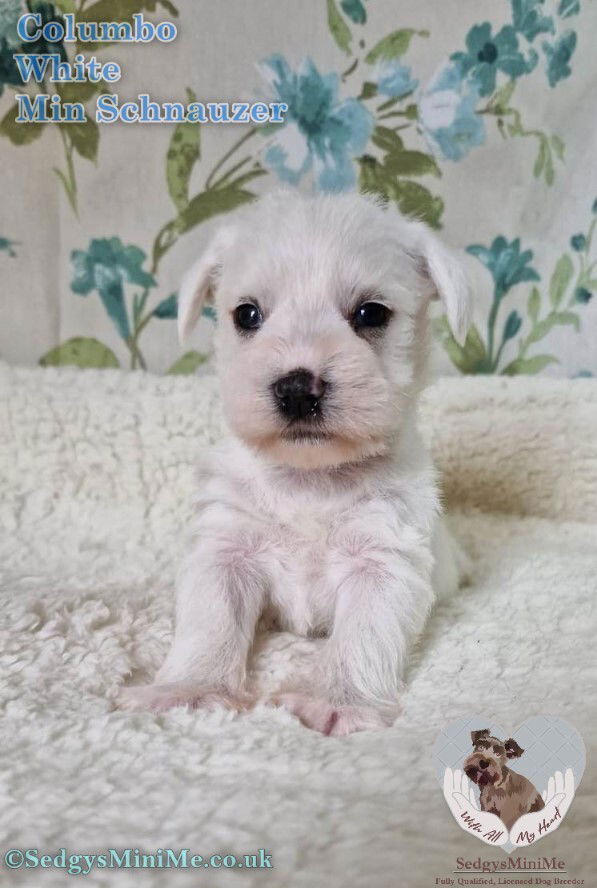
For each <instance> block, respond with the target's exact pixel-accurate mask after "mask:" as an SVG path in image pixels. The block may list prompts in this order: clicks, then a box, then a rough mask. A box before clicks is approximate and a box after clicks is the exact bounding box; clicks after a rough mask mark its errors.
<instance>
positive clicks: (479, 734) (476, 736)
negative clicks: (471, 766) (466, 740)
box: [471, 728, 489, 746]
mask: <svg viewBox="0 0 597 888" xmlns="http://www.w3.org/2000/svg"><path fill="white" fill-rule="evenodd" d="M483 737H489V728H483V730H482V731H471V740H472V741H473V746H476V745H477V743H478V742H479V740H481V739H482V738H483Z"/></svg>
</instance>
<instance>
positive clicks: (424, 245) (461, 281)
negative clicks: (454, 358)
mask: <svg viewBox="0 0 597 888" xmlns="http://www.w3.org/2000/svg"><path fill="white" fill-rule="evenodd" d="M420 233H421V241H420V247H419V249H420V252H421V254H422V260H423V266H424V273H425V274H426V275H427V276H428V277H429V280H430V282H431V284H432V285H433V289H434V291H435V293H434V295H436V296H439V298H440V299H441V301H442V304H443V307H444V311H445V312H446V315H447V317H448V323H449V325H450V329H451V331H452V333H453V335H454V339H455V340H456V341H457V342H458V343H460V345H463V344H464V341H465V339H466V334H467V333H468V329H469V327H470V325H471V319H472V298H471V291H470V285H469V282H468V279H467V276H466V274H465V272H464V269H463V267H462V264H461V263H460V261H459V260H458V257H457V256H456V255H455V254H454V253H453V252H452V250H450V249H449V248H448V247H446V246H445V245H444V244H443V243H442V242H441V240H440V239H439V238H438V237H436V235H435V234H433V233H432V232H431V231H430V230H429V229H428V228H426V227H423V226H421V228H420Z"/></svg>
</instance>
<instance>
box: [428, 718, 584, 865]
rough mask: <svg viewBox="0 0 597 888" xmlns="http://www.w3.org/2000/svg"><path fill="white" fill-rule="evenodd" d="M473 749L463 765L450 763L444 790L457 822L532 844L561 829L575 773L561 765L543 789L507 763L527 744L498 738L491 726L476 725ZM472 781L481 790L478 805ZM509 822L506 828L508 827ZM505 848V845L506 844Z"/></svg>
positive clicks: (486, 836)
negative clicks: (450, 766)
mask: <svg viewBox="0 0 597 888" xmlns="http://www.w3.org/2000/svg"><path fill="white" fill-rule="evenodd" d="M471 740H472V743H473V751H472V752H471V753H470V755H468V756H467V758H466V759H465V761H464V764H463V770H462V771H461V770H459V769H456V770H452V769H451V768H446V770H445V773H444V796H445V799H446V801H447V803H448V805H449V807H450V810H451V811H452V814H453V815H454V817H455V818H456V820H457V821H458V823H459V824H460V825H461V826H462V828H463V829H465V830H466V831H467V832H468V831H470V832H473V833H474V834H475V835H476V836H477V837H478V838H479V839H481V840H482V841H484V842H486V843H487V844H490V845H505V844H506V843H508V842H510V843H511V845H512V846H513V847H514V846H521V845H532V844H533V842H536V841H537V839H540V838H543V836H545V835H547V834H548V833H550V832H553V830H554V829H557V828H558V826H559V825H560V823H561V822H562V819H563V817H564V815H565V814H566V812H567V811H568V808H569V807H570V803H571V802H572V799H573V798H574V774H573V772H572V769H571V768H568V769H567V770H566V772H565V774H563V775H562V772H561V771H556V773H555V774H554V775H553V777H550V778H549V780H548V783H547V787H546V788H545V789H544V790H543V792H541V793H540V792H539V791H538V790H537V788H536V787H535V786H534V785H533V784H532V783H531V781H530V780H528V779H527V778H526V777H523V775H522V774H518V773H517V772H516V771H513V770H512V769H511V768H510V767H508V762H509V761H510V760H511V759H516V758H520V756H521V755H522V754H523V752H524V749H521V747H520V746H519V745H518V743H517V742H516V740H514V739H513V738H510V739H508V740H505V741H503V740H498V739H497V737H493V736H491V732H490V731H489V729H488V728H485V729H483V730H481V731H472V732H471ZM470 781H472V783H473V784H475V785H476V786H477V787H478V788H479V790H480V793H479V806H480V807H479V806H478V805H477V800H476V798H475V792H474V789H473V787H472V785H471V783H470ZM504 827H505V828H504ZM505 850H506V849H505Z"/></svg>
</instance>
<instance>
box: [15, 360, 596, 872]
mask: <svg viewBox="0 0 597 888" xmlns="http://www.w3.org/2000/svg"><path fill="white" fill-rule="evenodd" d="M423 426H424V429H425V432H426V434H427V437H428V439H429V441H430V443H431V446H432V448H433V451H434V454H435V458H436V461H437V463H438V466H439V467H440V469H441V470H442V472H443V476H444V489H445V494H446V499H447V501H448V503H449V505H450V507H451V508H452V509H453V511H454V518H453V523H454V529H455V532H456V533H457V535H458V536H459V538H460V540H461V541H462V543H463V545H464V546H465V548H466V549H467V550H468V551H469V553H470V554H471V556H472V559H473V576H472V582H471V585H470V586H469V587H467V588H466V589H463V590H461V592H460V594H459V595H458V596H457V597H455V598H454V599H453V600H450V601H446V602H442V603H441V604H440V605H439V606H438V607H437V608H436V610H435V612H434V614H433V616H432V619H431V620H430V622H429V625H428V627H427V631H426V633H425V637H424V638H423V639H422V642H421V644H420V646H419V649H418V651H417V653H416V656H415V658H414V660H413V663H412V667H411V670H410V676H409V685H408V690H407V692H406V694H405V696H404V699H403V715H402V716H401V717H400V718H399V719H398V721H397V722H396V724H395V725H394V727H393V728H391V729H388V730H387V731H385V732H381V733H376V734H369V735H368V734H358V735H354V736H351V737H348V738H345V739H343V740H334V739H332V738H326V737H321V736H319V735H316V734H314V733H310V732H309V731H307V730H305V729H304V728H303V727H301V725H300V724H298V723H297V722H296V721H294V720H293V719H292V718H291V717H290V716H289V715H287V714H286V713H284V712H282V711H277V710H273V709H270V708H265V707H261V708H259V709H257V710H255V711H253V712H252V713H250V714H248V715H244V716H236V717H235V716H233V715H231V714H229V713H225V712H223V711H215V712H213V713H210V714H205V713H203V712H189V711H186V710H182V709H179V710H175V711H172V712H171V713H168V714H165V715H160V716H156V715H152V714H144V713H141V714H128V713H122V712H112V711H110V705H109V702H108V700H109V697H110V695H111V694H113V693H114V690H115V689H116V688H117V687H118V685H119V684H120V683H121V682H122V681H124V680H125V678H127V676H129V675H130V674H131V673H132V675H133V676H134V677H136V678H138V677H141V676H143V675H144V674H145V673H148V674H151V673H152V671H153V670H154V669H155V668H156V666H157V665H158V664H159V663H160V660H161V658H162V656H163V654H164V652H165V649H166V647H167V644H168V639H169V636H170V632H171V627H172V607H173V580H174V574H175V569H176V565H177V562H178V559H179V556H180V553H181V551H182V549H183V547H184V544H185V528H186V524H187V516H188V514H189V510H190V498H191V493H192V490H193V484H194V481H193V471H194V468H193V467H194V463H195V461H196V458H197V456H198V454H199V453H200V452H201V450H202V449H203V448H204V447H206V446H207V445H208V444H209V443H210V442H211V441H212V440H214V439H216V438H217V437H218V436H219V435H220V433H221V423H220V417H219V412H218V408H217V396H216V389H215V384H214V382H213V380H212V379H210V378H203V379H198V378H173V377H170V378H167V377H154V376H150V375H142V374H130V375H126V374H122V373H120V372H118V371H104V372H97V371H86V372H80V371H71V370H69V369H62V370H44V371H42V370H37V369H14V368H9V367H7V366H5V365H3V366H0V443H1V450H0V527H1V538H0V565H1V571H2V592H1V600H0V621H1V630H0V657H1V672H0V705H1V711H2V717H1V721H0V749H1V760H0V767H1V770H2V774H1V784H0V795H1V803H0V836H1V843H0V844H1V847H2V851H3V852H4V851H5V850H6V849H8V848H27V847H31V848H37V849H39V851H40V853H41V852H48V853H52V854H53V853H55V852H56V850H57V849H59V848H61V847H65V848H66V849H67V851H68V852H69V853H75V852H82V853H83V852H85V853H94V852H101V851H103V850H104V849H107V848H111V847H113V848H116V849H125V848H138V849H140V850H142V851H145V852H150V851H153V850H155V849H157V848H173V849H180V848H189V849H191V851H192V852H194V853H197V854H203V855H205V856H208V855H209V854H211V853H214V852H220V853H222V854H225V853H232V854H237V855H240V854H244V853H246V852H250V851H253V850H254V849H258V848H265V849H267V851H268V852H270V853H271V855H272V862H273V864H274V868H273V869H271V870H267V871H265V870H247V869H244V870H238V869H237V870H233V871H226V870H224V869H219V870H215V869H213V870H206V869H203V870H201V869H196V870H186V871H183V870H177V871H174V870H158V869H153V870H146V871H144V872H140V871H138V870H115V869H101V870H99V869H98V870H93V871H92V872H91V874H90V875H88V876H86V877H85V884H86V885H93V886H111V885H115V886H121V885H127V886H128V885H130V886H143V888H154V886H176V885H179V884H180V885H194V886H200V885H206V886H210V888H211V886H216V888H218V886H221V885H224V886H226V885H229V884H232V885H238V886H253V885H255V886H258V885H262V884H263V885H265V884H267V885H274V886H276V888H285V886H292V888H294V886H301V888H302V886H305V888H306V886H315V888H318V886H325V888H336V886H338V888H340V886H380V888H384V886H395V885H404V886H407V888H410V886H413V888H419V886H421V888H423V886H431V885H435V884H436V883H435V879H436V878H440V877H441V878H446V877H450V876H451V873H452V871H453V870H454V869H455V861H456V858H457V857H458V856H463V857H467V858H469V859H475V858H477V857H478V856H479V855H481V856H482V857H484V858H488V859H500V858H503V857H504V855H503V852H501V851H500V850H499V849H489V848H487V847H486V846H484V845H482V844H481V843H480V842H478V841H477V840H476V839H475V838H474V837H472V836H467V835H466V834H465V833H464V832H462V831H461V830H460V829H459V828H458V826H457V825H456V824H455V823H454V821H453V819H452V817H451V815H450V813H449V811H448V808H447V806H446V804H445V802H444V800H443V798H442V795H441V792H440V788H439V786H438V785H437V782H436V778H435V774H434V765H433V760H432V747H433V743H434V740H435V738H436V736H437V734H438V732H439V731H440V730H441V729H442V728H444V727H445V726H446V724H448V723H449V722H450V721H452V720H453V719H456V718H458V717H461V716H463V715H466V714H468V713H470V714H474V713H479V714H482V715H486V716H487V721H488V724H489V723H491V722H492V721H496V722H501V723H502V724H504V725H505V726H506V727H509V728H512V729H514V728H516V726H517V725H518V724H519V723H520V722H521V721H522V720H523V719H524V718H526V717H527V716H528V715H531V714H536V713H547V714H554V715H560V716H563V717H565V718H567V719H569V720H570V721H571V722H572V723H573V724H574V725H576V727H577V728H578V730H579V731H580V732H581V734H582V735H583V736H584V739H585V743H586V746H587V771H586V773H585V777H584V782H583V783H582V784H581V786H580V788H579V790H578V793H577V796H576V798H575V800H574V802H573V805H572V808H571V810H570V813H569V814H568V817H567V819H566V821H565V823H564V824H563V825H562V827H561V828H560V829H559V830H557V831H556V832H555V833H554V834H553V835H551V836H549V837H547V838H546V839H544V840H543V841H542V842H541V843H540V844H538V845H536V846H534V847H533V848H532V849H529V850H528V853H527V856H528V857H536V856H537V855H544V854H545V855H548V856H551V855H557V856H560V857H562V858H564V859H565V860H566V868H567V870H568V873H569V874H570V875H569V876H568V878H571V877H572V878H574V877H576V878H583V877H584V879H585V885H591V884H595V882H594V879H595V875H594V874H595V865H596V864H597V853H596V850H595V842H594V827H595V812H596V811H597V803H596V798H595V795H596V790H597V777H596V776H595V771H594V768H593V761H594V757H595V753H596V749H595V747H596V736H597V718H596V715H597V712H596V705H595V698H596V690H595V689H596V686H597V658H596V657H595V646H596V643H595V639H596V637H597V613H596V608H595V593H596V591H597V590H596V587H597V580H596V577H597V386H596V385H595V384H594V382H592V381H590V380H575V381H571V382H566V381H553V380H547V379H545V380H535V379H533V380H528V381H527V380H526V379H524V380H523V379H513V380H505V379H497V378H475V379H451V380H443V381H441V382H439V383H438V384H436V385H435V386H434V387H433V388H432V389H431V390H430V391H429V393H428V395H427V396H426V399H425V404H424V410H423ZM312 650H313V643H312V642H308V641H305V640H299V639H295V638H293V637H291V636H289V635H287V634H284V635H278V636H274V637H271V638H269V639H267V640H266V641H265V643H264V644H263V645H262V646H261V648H260V651H259V652H258V654H257V655H256V659H255V663H254V668H255V670H256V677H257V679H258V680H259V681H260V682H261V683H262V684H268V683H269V682H272V681H273V680H274V679H275V677H276V676H278V675H280V674H282V673H284V672H286V671H287V670H290V669H294V668H297V664H298V663H299V661H302V660H303V658H308V657H309V656H310V654H311V653H312ZM451 877H452V878H454V877H453V876H451ZM71 878H72V877H69V876H67V875H66V873H65V872H64V870H51V869H47V870H44V871H43V872H41V871H40V870H39V869H37V870H36V869H29V870H24V869H21V870H18V871H17V870H15V871H14V872H10V871H9V870H7V869H6V868H4V867H3V866H2V865H0V884H2V885H4V884H12V883H14V884H21V885H31V886H42V885H48V886H50V885H51V886H54V885H65V884H67V883H68V884H72V883H71V881H70V879H71Z"/></svg>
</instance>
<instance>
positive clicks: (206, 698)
mask: <svg viewBox="0 0 597 888" xmlns="http://www.w3.org/2000/svg"><path fill="white" fill-rule="evenodd" d="M251 702H252V701H251V699H250V698H249V697H248V696H247V695H246V694H242V693H241V692H238V693H237V694H231V693H228V692H227V691H222V690H216V689H214V688H206V687H205V686H204V685H198V684H197V683H196V682H186V681H177V682H170V683H168V684H154V685H136V686H131V687H125V688H121V689H120V692H119V694H118V696H117V697H116V700H115V708H117V709H124V710H126V711H128V712H134V711H139V710H144V709H145V710H147V709H148V710H150V711H151V712H164V711H165V710H166V709H172V708H173V707H174V706H188V707H189V708H191V709H199V708H202V709H214V708H215V707H217V706H223V707H224V708H225V709H231V710H233V711H235V712H241V711H244V710H246V709H248V708H249V706H250V705H251Z"/></svg>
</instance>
